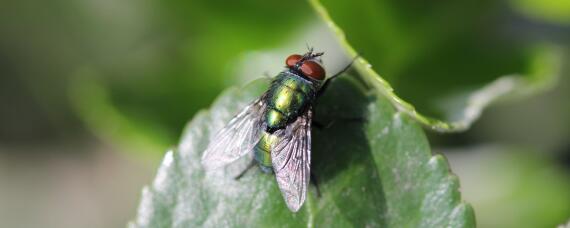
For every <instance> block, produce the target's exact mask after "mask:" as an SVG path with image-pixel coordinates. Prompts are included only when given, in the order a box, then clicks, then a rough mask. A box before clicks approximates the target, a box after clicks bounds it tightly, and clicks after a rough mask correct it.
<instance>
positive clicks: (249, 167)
mask: <svg viewBox="0 0 570 228" xmlns="http://www.w3.org/2000/svg"><path fill="white" fill-rule="evenodd" d="M254 166H255V159H251V162H250V163H249V165H247V167H246V168H245V169H244V170H243V171H241V173H240V174H239V175H237V176H236V177H234V180H236V181H237V180H239V179H240V178H242V177H243V175H245V174H246V173H247V171H249V170H250V169H251V168H253V167H254Z"/></svg>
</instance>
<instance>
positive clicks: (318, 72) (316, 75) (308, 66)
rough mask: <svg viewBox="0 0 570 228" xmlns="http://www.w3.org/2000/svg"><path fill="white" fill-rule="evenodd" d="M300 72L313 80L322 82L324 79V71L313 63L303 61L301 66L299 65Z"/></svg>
mask: <svg viewBox="0 0 570 228" xmlns="http://www.w3.org/2000/svg"><path fill="white" fill-rule="evenodd" d="M301 72H302V73H303V74H304V75H305V76H307V77H309V78H312V79H315V80H319V81H320V80H323V79H325V69H323V67H322V66H321V65H320V64H318V63H317V62H315V61H311V60H308V61H305V62H303V65H301Z"/></svg>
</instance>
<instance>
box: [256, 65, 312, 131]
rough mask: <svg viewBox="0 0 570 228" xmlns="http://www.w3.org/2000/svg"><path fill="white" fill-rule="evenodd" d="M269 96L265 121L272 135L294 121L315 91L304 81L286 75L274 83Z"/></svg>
mask: <svg viewBox="0 0 570 228" xmlns="http://www.w3.org/2000/svg"><path fill="white" fill-rule="evenodd" d="M269 94H270V96H269V101H268V110H267V111H266V113H265V120H266V123H267V129H268V130H269V132H271V133H272V132H273V131H275V130H277V129H282V128H284V127H285V126H286V125H287V123H288V122H289V121H291V120H294V119H296V118H297V116H299V115H300V114H301V112H302V111H303V110H304V108H305V107H306V106H307V104H308V103H310V102H312V100H313V99H314V96H315V90H314V88H313V86H312V85H311V84H310V83H309V82H308V81H306V80H305V79H302V78H301V77H299V76H296V75H293V74H292V73H288V75H282V77H279V78H278V79H277V80H276V81H275V82H274V84H273V86H272V87H271V89H270V91H269Z"/></svg>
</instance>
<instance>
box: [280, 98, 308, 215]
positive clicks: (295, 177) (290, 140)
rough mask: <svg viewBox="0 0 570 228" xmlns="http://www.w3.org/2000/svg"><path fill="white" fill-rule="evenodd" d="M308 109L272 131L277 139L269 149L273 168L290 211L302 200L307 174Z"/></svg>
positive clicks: (297, 208) (300, 203)
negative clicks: (280, 128) (280, 127)
mask: <svg viewBox="0 0 570 228" xmlns="http://www.w3.org/2000/svg"><path fill="white" fill-rule="evenodd" d="M311 118H312V110H310V109H309V110H308V111H307V112H306V113H305V114H304V115H302V116H299V118H297V120H296V121H295V122H293V123H292V124H290V125H289V126H288V127H287V128H286V129H284V130H279V131H277V132H275V134H276V135H277V136H278V138H279V139H280V140H279V142H277V143H276V145H275V146H274V147H273V149H272V150H271V159H272V165H273V171H274V172H275V177H276V178H277V183H278V184H279V189H281V193H282V194H283V198H285V202H286V203H287V207H289V209H290V210H291V211H293V212H296V211H298V210H299V208H300V207H301V206H302V205H303V203H304V202H305V197H306V195H307V187H308V185H309V178H310V175H311V120H312V119H311Z"/></svg>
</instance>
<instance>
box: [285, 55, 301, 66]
mask: <svg viewBox="0 0 570 228" xmlns="http://www.w3.org/2000/svg"><path fill="white" fill-rule="evenodd" d="M301 59H303V56H302V55H297V54H294V55H290V56H289V57H287V60H285V64H287V66H288V67H289V68H293V67H294V66H295V64H297V62H299V61H300V60H301Z"/></svg>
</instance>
